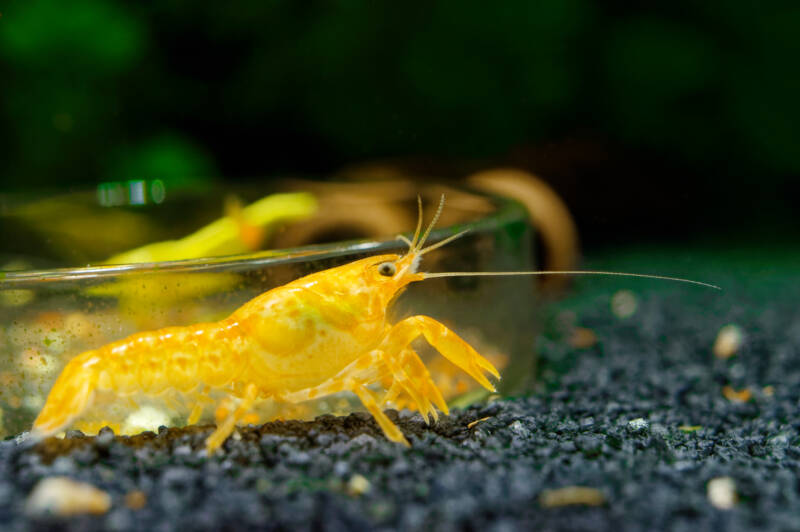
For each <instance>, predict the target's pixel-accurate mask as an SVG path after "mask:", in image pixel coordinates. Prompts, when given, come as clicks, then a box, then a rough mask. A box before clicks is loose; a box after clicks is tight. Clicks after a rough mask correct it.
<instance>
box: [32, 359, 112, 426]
mask: <svg viewBox="0 0 800 532" xmlns="http://www.w3.org/2000/svg"><path fill="white" fill-rule="evenodd" d="M87 355H93V353H91V352H89V353H85V354H83V355H80V356H78V357H76V358H74V359H73V360H71V361H70V362H69V363H68V364H67V366H66V367H65V368H64V370H63V371H62V372H61V375H59V377H58V379H57V380H56V383H55V385H53V389H52V390H50V394H49V395H48V396H47V401H46V402H45V405H44V407H43V408H42V411H41V412H39V415H38V417H37V418H36V420H35V421H34V422H33V430H32V431H31V435H32V436H33V437H35V438H37V437H38V438H43V437H46V436H50V435H52V434H55V433H56V432H58V431H60V430H63V429H65V428H66V427H67V426H69V424H70V423H72V421H73V420H74V419H75V418H76V417H78V416H79V415H80V414H81V413H83V412H84V411H85V410H86V409H87V408H88V407H89V406H91V402H92V398H93V396H94V389H95V384H96V380H97V372H96V371H95V369H94V368H93V367H92V366H93V365H94V364H95V363H96V357H92V356H87Z"/></svg>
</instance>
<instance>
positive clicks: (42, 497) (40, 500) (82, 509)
mask: <svg viewBox="0 0 800 532" xmlns="http://www.w3.org/2000/svg"><path fill="white" fill-rule="evenodd" d="M110 507H111V497H110V496H109V495H108V493H106V492H105V491H103V490H100V489H97V488H95V487H94V486H92V485H91V484H86V483H84V482H77V481H75V480H72V479H70V478H67V477H48V478H44V479H42V480H40V481H39V483H38V484H36V486H35V487H34V488H33V491H32V492H31V494H30V495H29V496H28V500H27V501H26V502H25V512H26V513H28V514H29V515H34V516H44V515H59V516H66V515H77V514H87V513H88V514H96V515H99V514H104V513H106V512H107V511H108V509H109V508H110Z"/></svg>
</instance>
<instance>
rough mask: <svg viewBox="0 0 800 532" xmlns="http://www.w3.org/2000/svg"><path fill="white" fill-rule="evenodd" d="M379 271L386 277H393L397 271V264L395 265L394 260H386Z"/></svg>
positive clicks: (379, 267)
mask: <svg viewBox="0 0 800 532" xmlns="http://www.w3.org/2000/svg"><path fill="white" fill-rule="evenodd" d="M378 273H379V274H381V275H385V276H386V277H392V276H393V275H394V274H395V273H397V266H395V265H394V262H384V263H383V264H381V265H380V266H378Z"/></svg>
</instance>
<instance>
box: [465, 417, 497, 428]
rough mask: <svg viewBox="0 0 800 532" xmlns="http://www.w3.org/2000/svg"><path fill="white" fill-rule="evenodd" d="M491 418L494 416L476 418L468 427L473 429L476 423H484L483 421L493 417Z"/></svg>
mask: <svg viewBox="0 0 800 532" xmlns="http://www.w3.org/2000/svg"><path fill="white" fill-rule="evenodd" d="M491 418H492V416H486V417H482V418H480V419H476V420H475V421H473V422H472V423H469V424H468V425H467V428H468V429H471V428H473V427H474V426H475V425H477V424H478V423H483V422H484V421H486V420H487V419H491Z"/></svg>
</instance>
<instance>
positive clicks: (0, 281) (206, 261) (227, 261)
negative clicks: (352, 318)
mask: <svg viewBox="0 0 800 532" xmlns="http://www.w3.org/2000/svg"><path fill="white" fill-rule="evenodd" d="M470 193H474V194H479V195H481V196H483V197H485V198H487V199H489V200H490V201H492V202H493V204H494V205H495V207H496V210H495V211H493V212H491V213H490V214H488V215H486V216H483V217H480V218H478V219H476V220H473V221H470V222H463V223H459V224H455V225H452V226H448V227H442V228H438V229H435V230H434V231H432V232H431V234H430V236H429V238H428V241H429V242H431V243H433V242H437V241H439V240H442V239H444V238H446V237H448V236H450V235H452V234H455V233H457V232H459V231H468V232H470V233H471V232H484V231H492V230H495V229H497V228H498V227H499V226H501V225H503V224H504V223H506V221H508V220H509V219H513V218H515V217H520V216H521V217H523V218H527V216H526V215H525V212H524V208H523V207H522V205H520V204H519V203H517V202H516V201H514V200H512V199H508V198H503V197H500V196H495V195H487V194H485V193H480V192H475V191H473V190H470ZM403 234H405V235H408V236H410V235H411V234H412V232H408V233H403ZM399 247H405V244H404V243H403V242H402V241H401V240H399V239H398V238H392V239H383V240H375V239H359V240H343V241H340V242H333V243H328V244H311V245H307V246H300V247H296V248H285V249H275V250H264V251H257V252H253V253H244V254H237V255H223V256H218V257H208V258H201V259H185V260H174V261H164V262H141V263H133V264H110V265H97V266H84V267H67V268H52V269H43V270H20V271H0V289H5V288H11V287H17V285H24V284H40V283H50V282H63V281H75V280H80V279H103V278H107V277H119V276H127V275H136V274H138V275H142V274H156V273H184V272H217V271H226V272H236V271H242V270H250V269H252V268H253V266H262V267H263V266H272V265H281V264H291V263H297V262H303V261H306V260H322V259H328V258H334V257H340V256H348V255H358V254H367V253H370V252H378V251H389V250H393V249H397V248H399Z"/></svg>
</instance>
